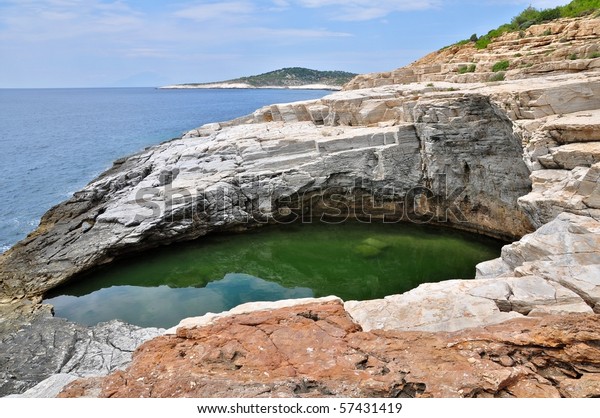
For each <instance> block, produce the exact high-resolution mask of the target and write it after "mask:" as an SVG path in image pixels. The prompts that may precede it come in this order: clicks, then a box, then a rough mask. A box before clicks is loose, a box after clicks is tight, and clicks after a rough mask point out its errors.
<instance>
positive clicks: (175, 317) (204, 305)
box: [47, 273, 313, 327]
mask: <svg viewBox="0 0 600 418" xmlns="http://www.w3.org/2000/svg"><path fill="white" fill-rule="evenodd" d="M312 296H313V291H312V290H311V289H309V288H301V287H296V288H291V289H288V288H286V287H283V286H281V285H279V284H277V283H273V282H268V281H266V280H263V279H260V278H258V277H254V276H250V275H248V274H240V273H231V274H227V275H226V276H225V277H224V278H223V279H221V280H217V281H214V282H211V283H209V284H208V285H207V286H206V287H203V288H194V287H187V288H175V289H174V288H170V287H168V286H158V287H140V286H112V287H109V288H106V289H100V290H97V291H95V292H92V293H90V294H87V295H83V296H58V297H56V298H52V299H48V300H47V302H48V303H50V304H52V305H54V310H55V313H56V315H57V316H59V317H64V318H68V319H70V320H72V321H74V322H78V323H81V324H85V325H95V324H97V323H99V322H104V321H110V320H112V319H115V318H116V319H120V320H123V321H126V322H129V323H132V324H135V325H140V326H160V327H170V326H173V325H174V324H176V323H178V322H179V321H180V320H181V319H183V318H186V317H190V316H198V315H203V314H205V313H208V312H213V313H218V312H222V311H226V310H228V309H231V308H233V307H235V306H237V305H239V304H242V303H245V302H254V301H274V300H279V299H297V298H305V297H312Z"/></svg>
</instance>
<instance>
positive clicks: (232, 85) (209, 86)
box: [157, 83, 342, 91]
mask: <svg viewBox="0 0 600 418" xmlns="http://www.w3.org/2000/svg"><path fill="white" fill-rule="evenodd" d="M157 88H158V89H159V90H192V89H204V90H210V89H215V90H216V89H219V90H220V89H236V90H242V89H243V90H258V89H271V90H331V91H340V90H342V86H333V85H328V84H304V85H301V86H253V85H251V84H247V83H208V84H173V85H167V86H162V87H157Z"/></svg>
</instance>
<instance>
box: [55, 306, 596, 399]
mask: <svg viewBox="0 0 600 418" xmlns="http://www.w3.org/2000/svg"><path fill="white" fill-rule="evenodd" d="M599 339H600V324H599V322H598V320H597V318H596V316H594V315H584V314H579V315H573V316H570V317H568V318H565V317H563V316H547V317H544V318H543V319H540V318H536V319H531V318H528V319H518V320H512V321H509V322H505V323H504V324H502V325H499V326H498V325H496V326H490V327H486V328H472V329H469V330H465V331H461V332H454V333H445V332H437V333H430V332H408V331H371V332H365V331H362V330H361V328H360V327H359V326H357V325H356V324H355V323H354V322H353V321H352V320H351V318H350V317H349V316H348V315H347V313H346V312H345V311H344V309H343V306H342V304H341V303H340V302H339V301H329V302H321V303H310V304H304V305H297V306H293V307H288V308H281V309H277V310H270V311H257V312H253V313H249V314H241V315H236V316H229V317H225V318H221V319H219V320H217V321H215V322H214V323H213V324H212V325H208V326H201V327H196V328H179V329H178V330H177V334H176V335H171V336H164V337H159V338H156V339H154V340H152V341H149V342H147V343H145V344H143V345H142V346H141V347H140V348H139V349H138V350H137V352H136V353H135V355H134V361H133V363H132V364H131V366H130V367H129V368H128V369H127V370H124V371H119V372H116V373H113V374H111V375H110V376H108V377H106V378H95V379H84V380H79V381H77V382H74V383H72V384H71V385H69V386H68V387H67V388H66V389H65V390H64V391H63V392H62V393H61V395H60V396H61V397H80V396H99V397H328V396H334V397H561V396H562V397H595V396H598V395H600V386H599V385H598V383H599V382H600V374H599V373H598V372H599V371H600V360H599V359H600V349H599V348H598V343H597V342H598V340H599Z"/></svg>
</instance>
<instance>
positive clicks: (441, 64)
mask: <svg viewBox="0 0 600 418" xmlns="http://www.w3.org/2000/svg"><path fill="white" fill-rule="evenodd" d="M503 61H505V62H506V64H505V65H499V66H496V68H494V66H495V65H497V64H498V63H500V62H503ZM504 67H506V68H504ZM599 68H600V19H599V18H591V19H590V18H589V17H587V18H574V19H559V20H555V21H552V22H548V23H544V24H540V25H534V26H530V27H529V28H527V29H525V30H522V31H518V32H509V33H505V34H504V35H502V36H500V37H498V38H495V39H493V41H492V42H491V43H490V44H489V45H487V47H486V48H484V49H477V48H476V46H475V43H474V42H468V43H466V44H456V45H451V46H449V47H446V48H444V49H441V50H439V51H436V52H433V53H431V54H429V55H426V56H425V57H423V58H421V59H419V60H417V61H415V62H414V63H412V64H410V65H408V66H406V67H403V68H399V69H397V70H394V71H388V72H383V73H374V74H361V75H359V76H357V77H355V78H354V79H353V80H351V81H350V82H349V83H348V84H346V86H345V89H347V90H353V89H361V88H371V87H378V86H385V85H392V84H406V83H419V82H420V83H433V82H439V81H449V82H453V83H472V82H488V81H492V80H494V79H495V78H497V79H500V78H501V79H506V80H516V79H522V78H533V77H540V76H545V75H556V74H574V73H578V72H586V71H589V70H597V69H599Z"/></svg>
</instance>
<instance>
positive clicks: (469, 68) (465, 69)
mask: <svg viewBox="0 0 600 418" xmlns="http://www.w3.org/2000/svg"><path fill="white" fill-rule="evenodd" d="M475 68H476V66H475V64H470V65H462V66H460V67H458V73H459V74H466V73H474V72H475Z"/></svg>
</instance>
